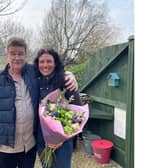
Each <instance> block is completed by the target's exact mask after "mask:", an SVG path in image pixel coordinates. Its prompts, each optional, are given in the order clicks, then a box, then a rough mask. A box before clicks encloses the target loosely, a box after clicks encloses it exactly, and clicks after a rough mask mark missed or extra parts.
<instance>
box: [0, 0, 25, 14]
mask: <svg viewBox="0 0 168 168" xmlns="http://www.w3.org/2000/svg"><path fill="white" fill-rule="evenodd" d="M19 3H20V2H19ZM26 3H27V0H24V1H23V2H21V3H20V5H19V6H18V5H16V4H17V0H0V16H7V15H12V14H14V13H16V12H18V11H19V10H21V9H22V8H23V7H24V6H25V4H26Z"/></svg>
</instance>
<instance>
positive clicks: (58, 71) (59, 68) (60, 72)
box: [34, 48, 65, 86]
mask: <svg viewBox="0 0 168 168" xmlns="http://www.w3.org/2000/svg"><path fill="white" fill-rule="evenodd" d="M43 54H50V55H51V56H52V57H53V58H54V62H55V65H56V66H55V70H54V72H53V73H54V74H55V75H56V80H57V82H58V83H59V85H60V86H62V84H63V83H64V81H65V78H64V65H63V63H62V62H61V59H60V56H59V55H58V53H57V52H56V51H55V50H54V49H52V48H48V49H44V48H43V49H40V50H39V51H38V53H37V56H36V58H35V60H34V65H35V68H36V70H37V75H38V76H39V75H42V74H41V73H40V71H39V68H38V65H39V58H40V57H41V56H42V55H43Z"/></svg>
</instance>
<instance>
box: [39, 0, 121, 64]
mask: <svg viewBox="0 0 168 168" xmlns="http://www.w3.org/2000/svg"><path fill="white" fill-rule="evenodd" d="M104 4H105V3H104V1H98V2H96V1H94V0H92V1H91V0H90V1H89V0H76V1H74V0H52V1H51V8H50V10H49V11H48V13H47V15H46V17H45V19H44V21H43V25H42V30H41V33H40V34H41V40H42V43H43V46H44V47H53V48H55V49H56V50H57V51H58V53H59V54H60V55H61V57H62V60H63V62H64V64H65V65H67V64H71V63H74V62H76V61H79V60H81V59H84V58H87V57H88V56H90V55H92V54H93V53H95V51H96V50H97V49H98V48H100V47H104V46H106V45H109V44H112V43H113V42H116V39H117V37H118V35H119V31H118V30H119V29H118V28H117V27H116V26H115V25H114V24H112V23H111V21H110V22H109V20H108V15H107V13H106V11H105V8H104V7H105V5H104Z"/></svg>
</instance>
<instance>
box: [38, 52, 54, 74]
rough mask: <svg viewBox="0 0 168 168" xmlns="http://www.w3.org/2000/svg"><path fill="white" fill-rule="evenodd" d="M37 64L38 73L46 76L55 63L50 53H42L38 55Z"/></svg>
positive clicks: (51, 70)
mask: <svg viewBox="0 0 168 168" xmlns="http://www.w3.org/2000/svg"><path fill="white" fill-rule="evenodd" d="M38 66H39V67H38V68H39V71H40V73H41V74H42V75H43V76H48V75H50V74H51V73H52V72H53V71H54V69H55V66H56V65H55V62H54V58H53V56H52V55H50V54H42V55H41V56H40V57H39V64H38Z"/></svg>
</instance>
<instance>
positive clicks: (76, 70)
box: [67, 62, 87, 88]
mask: <svg viewBox="0 0 168 168" xmlns="http://www.w3.org/2000/svg"><path fill="white" fill-rule="evenodd" d="M86 64H87V62H85V63H81V64H77V65H71V66H70V67H68V68H67V70H68V71H70V72H72V73H73V74H74V75H75V77H76V79H77V81H78V85H79V88H80V87H81V80H82V79H81V76H82V73H83V70H84V69H85V66H86Z"/></svg>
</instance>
